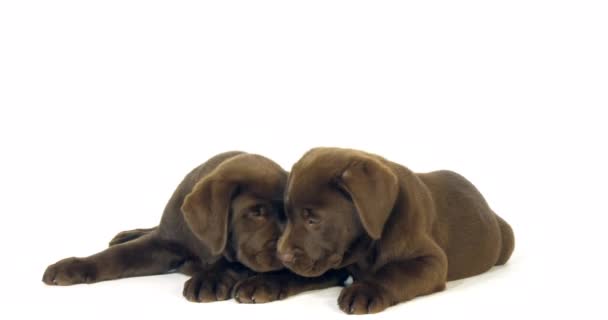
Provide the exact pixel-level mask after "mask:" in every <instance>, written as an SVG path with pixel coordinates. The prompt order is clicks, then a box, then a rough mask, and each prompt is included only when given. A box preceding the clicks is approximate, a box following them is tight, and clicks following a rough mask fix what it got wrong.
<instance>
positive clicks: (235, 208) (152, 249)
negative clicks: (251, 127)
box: [43, 152, 337, 302]
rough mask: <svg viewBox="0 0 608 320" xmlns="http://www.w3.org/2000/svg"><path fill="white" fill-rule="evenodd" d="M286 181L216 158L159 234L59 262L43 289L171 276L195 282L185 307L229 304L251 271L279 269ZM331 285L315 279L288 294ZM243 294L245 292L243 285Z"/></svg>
mask: <svg viewBox="0 0 608 320" xmlns="http://www.w3.org/2000/svg"><path fill="white" fill-rule="evenodd" d="M286 178H287V173H286V172H285V171H284V170H283V169H282V168H281V167H280V166H279V165H277V164H276V163H274V162H272V161H271V160H269V159H267V158H264V157H262V156H259V155H254V154H247V153H243V152H227V153H223V154H220V155H217V156H215V157H213V158H211V159H209V161H207V162H206V163H204V164H202V165H200V166H198V167H197V168H195V169H194V170H192V171H191V172H190V173H189V174H188V175H187V176H186V177H185V178H184V180H183V181H182V182H181V183H180V185H179V186H178V187H177V189H176V190H175V192H174V193H173V196H172V197H171V199H170V200H169V202H168V204H167V206H166V207H165V211H164V213H163V216H162V219H161V222H160V225H159V226H158V227H155V228H151V229H136V230H131V231H125V232H121V233H119V234H118V235H117V236H116V237H115V238H114V239H113V240H112V241H111V242H110V248H108V249H106V250H104V251H102V252H99V253H97V254H94V255H92V256H89V257H86V258H67V259H64V260H61V261H59V262H57V263H55V264H53V265H51V266H49V267H48V268H47V270H46V271H45V273H44V276H43V281H44V282H45V283H46V284H49V285H71V284H77V283H93V282H98V281H104V280H111V279H117V278H124V277H133V276H143V275H152V274H162V273H168V272H170V271H173V270H176V271H179V272H182V273H185V274H188V275H191V276H192V278H191V279H190V280H188V281H187V282H186V284H185V286H184V296H185V297H186V298H187V299H188V300H190V301H198V302H207V301H216V300H225V299H228V298H230V296H231V291H232V289H233V287H234V286H235V284H236V283H237V282H238V281H240V280H243V279H246V278H247V277H248V276H250V275H252V272H251V271H250V270H249V269H251V270H254V271H257V272H266V271H273V270H279V269H281V268H282V267H283V266H282V265H281V263H280V262H279V261H278V259H277V258H276V240H277V239H278V237H279V235H280V220H281V217H282V215H283V213H282V195H283V188H284V185H285V180H286ZM285 273H286V272H278V274H279V275H281V276H283V277H286V276H287V275H285ZM273 274H274V273H273ZM294 277H295V276H294ZM336 282H337V280H336V279H334V278H332V279H329V278H327V277H326V278H318V279H315V280H313V281H311V282H310V283H308V284H307V285H308V286H304V285H302V286H299V287H298V288H296V289H295V290H293V291H292V292H290V294H295V293H297V292H300V291H302V290H305V289H308V288H309V287H310V288H317V287H326V286H331V285H335V284H336ZM243 286H244V288H245V289H247V283H244V284H243ZM298 289H300V291H298ZM246 293H247V294H250V295H249V296H247V297H245V298H247V299H249V300H252V302H255V301H256V296H255V295H256V292H255V291H252V292H249V291H247V292H246ZM257 296H258V300H260V301H262V302H263V301H264V300H269V299H271V298H267V297H266V296H264V292H260V293H258V294H257Z"/></svg>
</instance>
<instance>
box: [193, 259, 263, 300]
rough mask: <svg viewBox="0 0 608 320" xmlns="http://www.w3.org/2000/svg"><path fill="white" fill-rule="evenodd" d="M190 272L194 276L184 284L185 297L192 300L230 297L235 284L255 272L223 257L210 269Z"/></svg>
mask: <svg viewBox="0 0 608 320" xmlns="http://www.w3.org/2000/svg"><path fill="white" fill-rule="evenodd" d="M188 273H189V274H191V275H192V278H190V280H188V281H186V283H185V284H184V291H183V295H184V297H185V298H186V299H187V300H188V301H191V302H214V301H222V300H227V299H230V297H231V296H232V290H233V288H234V286H235V285H236V284H237V283H238V282H239V281H241V280H243V279H247V278H248V277H249V276H251V274H252V273H253V272H252V271H249V270H248V269H247V268H245V267H243V266H242V265H240V264H237V263H229V262H227V261H225V260H223V259H222V260H220V261H218V262H217V263H215V264H214V265H213V266H212V267H211V268H210V269H207V270H203V269H199V270H196V271H189V272H188Z"/></svg>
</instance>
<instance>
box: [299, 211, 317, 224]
mask: <svg viewBox="0 0 608 320" xmlns="http://www.w3.org/2000/svg"><path fill="white" fill-rule="evenodd" d="M302 217H303V218H304V220H305V221H306V223H307V224H309V225H314V224H318V223H319V222H320V219H319V217H317V216H316V215H315V214H314V213H313V212H312V210H310V209H304V211H303V212H302Z"/></svg>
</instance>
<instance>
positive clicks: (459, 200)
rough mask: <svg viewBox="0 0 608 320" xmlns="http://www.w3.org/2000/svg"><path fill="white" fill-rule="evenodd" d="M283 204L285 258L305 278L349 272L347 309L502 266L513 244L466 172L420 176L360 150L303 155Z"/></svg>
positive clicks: (381, 305)
mask: <svg viewBox="0 0 608 320" xmlns="http://www.w3.org/2000/svg"><path fill="white" fill-rule="evenodd" d="M285 206H286V207H285V208H286V214H287V218H288V222H287V226H286V229H285V231H284V233H283V235H282V236H281V238H280V239H279V245H278V251H279V256H280V257H281V259H282V260H283V263H284V264H285V265H286V266H287V267H288V268H289V269H291V270H293V271H294V272H296V273H298V274H300V275H303V276H318V275H320V274H322V273H324V272H326V271H327V270H329V269H342V268H345V269H346V270H348V272H349V273H350V274H351V275H352V276H353V278H354V282H353V284H352V285H351V286H349V287H347V288H345V289H343V290H342V293H341V294H340V297H339V299H338V304H339V306H340V308H341V309H342V310H343V311H344V312H346V313H352V314H362V313H375V312H380V311H382V310H384V309H386V308H387V307H389V306H391V305H394V304H396V303H399V302H403V301H407V300H410V299H412V298H414V297H416V296H420V295H425V294H429V293H433V292H436V291H441V290H443V289H444V288H445V282H446V281H448V280H455V279H461V278H464V277H470V276H473V275H477V274H480V273H482V272H484V271H486V270H488V269H490V268H491V267H492V266H494V265H500V264H504V263H506V261H507V260H508V259H509V257H510V255H511V253H512V251H513V247H514V238H513V232H512V230H511V228H510V227H509V225H508V224H507V223H506V222H505V221H504V220H502V219H501V218H500V217H498V216H497V215H496V214H495V213H494V212H493V211H492V210H491V209H490V207H489V206H488V204H487V203H486V201H485V200H484V198H483V197H482V195H481V194H480V193H479V191H477V189H476V188H475V187H474V186H473V185H472V184H471V183H470V182H469V181H467V180H466V179H465V178H463V177H462V176H460V175H458V174H457V173H454V172H451V171H436V172H431V173H424V174H416V173H413V172H412V171H410V170H409V169H407V168H406V167H404V166H401V165H399V164H396V163H393V162H390V161H388V160H386V159H384V158H382V157H380V156H377V155H372V154H368V153H365V152H362V151H357V150H350V149H338V148H317V149H313V150H311V151H309V152H308V153H306V154H305V155H304V156H303V157H302V158H301V159H300V160H299V161H298V162H297V163H296V164H295V165H294V166H293V169H292V172H291V174H290V176H289V179H288V185H287V190H286V198H285Z"/></svg>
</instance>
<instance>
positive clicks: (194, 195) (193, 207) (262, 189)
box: [181, 154, 287, 272]
mask: <svg viewBox="0 0 608 320" xmlns="http://www.w3.org/2000/svg"><path fill="white" fill-rule="evenodd" d="M286 178H287V173H286V172H285V171H284V170H283V169H282V168H281V167H280V166H279V165H277V164H276V163H274V162H273V161H271V160H269V159H267V158H264V157H262V156H259V155H253V154H241V155H237V156H235V157H232V158H229V159H227V160H225V161H224V162H223V163H221V164H220V165H218V166H217V167H216V168H215V169H214V170H213V171H212V172H211V173H210V174H208V175H206V176H204V177H203V178H202V179H201V180H200V181H198V182H197V183H196V184H195V185H194V187H193V189H192V192H190V193H189V194H188V195H187V196H186V197H185V199H184V202H183V205H182V207H181V210H182V213H183V215H184V219H185V221H186V224H187V225H188V226H189V228H190V229H191V230H192V232H193V233H194V234H195V235H196V236H197V237H198V238H199V240H201V241H202V242H203V243H204V244H205V245H206V246H207V247H208V248H209V249H210V251H211V253H212V254H214V255H221V254H224V255H225V256H227V257H229V258H230V259H236V260H238V261H239V262H241V263H243V264H244V265H246V266H247V267H249V268H251V269H252V270H255V271H258V272H266V271H272V270H278V269H281V268H282V265H281V263H280V261H279V260H278V259H277V258H276V242H277V239H278V237H279V235H280V220H279V219H280V217H281V216H282V215H283V213H282V206H283V204H282V195H283V189H284V185H285V180H286Z"/></svg>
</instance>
